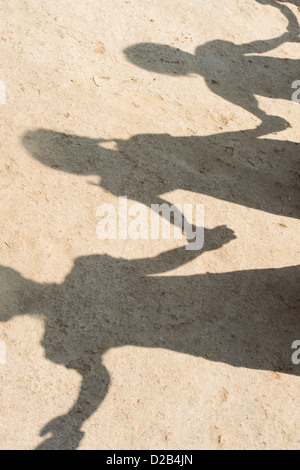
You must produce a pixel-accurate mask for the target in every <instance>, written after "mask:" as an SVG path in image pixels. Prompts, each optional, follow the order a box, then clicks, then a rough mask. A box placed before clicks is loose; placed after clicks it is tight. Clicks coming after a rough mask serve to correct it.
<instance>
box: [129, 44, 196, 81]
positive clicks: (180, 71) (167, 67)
mask: <svg viewBox="0 0 300 470" xmlns="http://www.w3.org/2000/svg"><path fill="white" fill-rule="evenodd" d="M124 54H125V56H126V57H127V59H128V60H129V62H131V63H132V64H134V65H137V66H138V67H141V68H143V69H145V70H148V71H150V72H155V73H160V74H167V75H181V76H184V75H188V74H190V73H194V72H196V66H195V56H194V55H193V54H189V53H188V52H184V51H181V50H180V49H177V48H175V47H171V46H167V45H164V44H152V43H141V44H135V45H133V46H130V47H127V49H125V50H124Z"/></svg>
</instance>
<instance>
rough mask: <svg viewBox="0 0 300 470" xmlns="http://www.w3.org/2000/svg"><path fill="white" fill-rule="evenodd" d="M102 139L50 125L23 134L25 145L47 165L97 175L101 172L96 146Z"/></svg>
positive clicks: (36, 157) (77, 172)
mask: <svg viewBox="0 0 300 470" xmlns="http://www.w3.org/2000/svg"><path fill="white" fill-rule="evenodd" d="M101 142H103V140H102V139H92V138H88V137H82V136H76V135H71V134H64V133H61V132H55V131H52V130H50V129H49V130H48V129H36V130H34V131H28V132H26V133H25V134H24V136H23V137H22V144H23V145H24V147H25V149H26V150H27V151H28V152H29V153H30V154H31V155H32V156H33V157H34V158H35V159H36V160H38V161H39V162H41V163H42V164H43V165H46V166H48V167H50V168H53V169H57V170H61V171H64V172H67V173H73V174H76V175H94V174H97V173H98V172H99V154H98V153H97V152H95V150H96V149H97V148H98V144H99V143H101ZM103 153H105V149H104V148H103ZM108 153H109V152H108ZM110 153H111V152H110Z"/></svg>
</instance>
